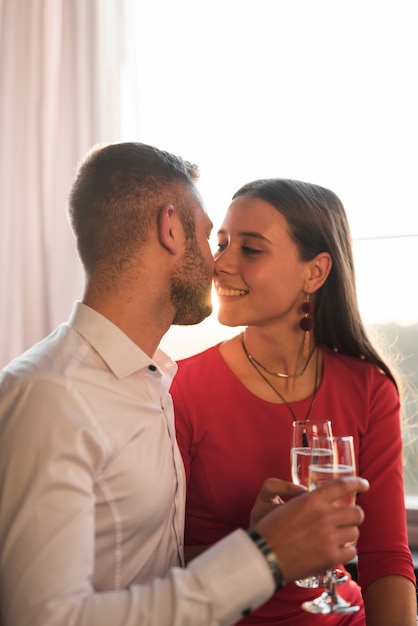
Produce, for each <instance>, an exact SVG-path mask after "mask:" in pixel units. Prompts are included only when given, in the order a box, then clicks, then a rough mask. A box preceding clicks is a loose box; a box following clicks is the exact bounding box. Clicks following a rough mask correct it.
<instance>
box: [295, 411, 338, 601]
mask: <svg viewBox="0 0 418 626" xmlns="http://www.w3.org/2000/svg"><path fill="white" fill-rule="evenodd" d="M331 436H332V427H331V421H330V420H309V421H305V420H303V421H301V420H296V421H294V422H293V434H292V447H291V449H290V468H291V474H292V480H293V482H294V483H295V484H296V485H301V486H303V487H307V488H308V486H309V465H310V464H311V455H312V440H313V437H331ZM295 584H296V585H298V586H299V587H306V588H310V589H316V588H317V587H321V586H323V580H322V576H321V575H319V576H308V577H306V578H301V579H299V580H296V581H295Z"/></svg>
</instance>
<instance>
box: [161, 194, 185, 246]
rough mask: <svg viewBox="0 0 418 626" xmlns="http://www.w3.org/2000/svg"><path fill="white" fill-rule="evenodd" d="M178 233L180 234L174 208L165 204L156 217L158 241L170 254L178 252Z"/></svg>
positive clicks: (178, 221)
mask: <svg viewBox="0 0 418 626" xmlns="http://www.w3.org/2000/svg"><path fill="white" fill-rule="evenodd" d="M180 232H182V230H181V224H180V220H179V219H178V217H177V214H176V211H175V209H174V206H173V205H172V204H166V205H165V206H164V207H163V208H162V209H161V211H160V214H159V216H158V239H159V241H160V244H161V245H162V246H163V247H164V248H165V249H166V250H168V252H170V254H177V252H178V246H179V239H178V237H179V234H180Z"/></svg>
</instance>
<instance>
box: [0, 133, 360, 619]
mask: <svg viewBox="0 0 418 626" xmlns="http://www.w3.org/2000/svg"><path fill="white" fill-rule="evenodd" d="M196 179H197V173H196V168H195V167H193V166H191V165H190V164H188V163H187V162H184V161H183V160H182V159H180V158H177V157H175V156H173V155H171V154H168V153H165V152H162V151H159V150H157V149H155V148H153V147H151V146H146V145H143V144H134V143H127V144H117V145H110V146H107V147H104V148H101V149H96V150H94V151H93V152H92V153H91V154H90V155H88V157H87V159H86V160H85V162H84V163H83V164H82V166H81V168H80V170H79V172H78V175H77V178H76V180H75V182H74V185H73V189H72V191H71V194H70V202H69V215H70V220H71V223H72V226H73V230H74V232H75V236H76V239H77V246H78V251H79V254H80V258H81V260H82V263H83V266H84V269H85V276H86V283H85V292H84V297H83V301H82V302H78V303H76V304H75V306H74V309H73V312H72V314H71V317H70V319H69V321H68V323H66V324H62V325H61V326H59V327H58V328H57V329H56V330H55V331H54V332H53V333H52V334H51V335H50V336H49V337H47V338H45V339H44V340H43V341H41V342H40V343H39V344H37V345H35V346H34V347H33V348H31V349H30V350H29V351H28V352H26V353H25V354H23V355H22V356H21V357H19V358H18V359H16V360H15V361H14V362H12V363H11V364H9V366H7V367H6V368H5V370H4V371H3V373H2V376H1V379H0V385H1V387H0V502H1V514H0V594H1V596H0V607H1V609H0V612H1V619H2V626H26V625H29V624H30V625H31V626H61V625H62V626H64V625H65V626H69V625H74V626H75V625H77V626H81V625H83V626H96V625H97V626H107V625H109V626H110V625H111V626H139V625H143V624H153V625H158V626H164V625H165V624H167V625H168V624H175V625H182V626H183V625H185V624H192V625H193V626H199V625H203V624H204V625H208V624H210V625H212V624H224V625H227V624H232V623H234V622H236V621H237V620H238V619H240V617H241V616H242V614H243V613H245V612H246V611H250V610H252V609H254V608H255V607H256V606H258V605H260V604H261V603H263V602H264V601H266V600H267V598H268V597H269V596H270V595H271V594H272V593H273V591H274V589H275V587H277V586H281V585H282V584H284V581H285V580H295V579H296V578H299V577H302V576H306V575H309V574H313V573H315V572H317V571H320V570H323V569H325V568H326V567H328V566H333V565H335V564H338V563H341V562H345V561H347V560H349V559H351V558H352V557H353V556H354V555H355V547H354V546H353V545H352V543H351V542H355V540H356V538H357V536H358V529H357V525H358V524H360V523H361V521H362V516H363V514H362V511H361V510H360V509H359V508H358V507H354V506H353V507H342V508H338V507H335V506H333V505H332V502H333V501H334V500H336V499H338V498H341V497H342V496H343V495H344V494H347V493H353V492H355V491H364V490H365V489H367V483H366V481H361V479H351V480H346V481H344V480H341V481H336V482H335V483H332V484H329V485H327V486H326V487H325V488H320V489H318V490H317V491H316V492H314V493H312V494H303V495H301V496H300V497H297V498H293V499H291V500H290V501H289V502H288V503H287V504H285V505H282V506H277V504H276V503H277V501H279V499H278V495H280V494H281V495H284V496H286V495H287V496H293V495H296V494H298V493H299V490H298V488H296V487H295V486H292V485H290V484H289V483H284V482H283V481H280V480H276V481H275V480H271V481H267V482H266V484H265V485H264V487H263V489H262V491H261V493H260V497H259V499H258V501H257V503H256V504H255V507H254V509H253V516H252V520H253V523H252V526H253V532H252V533H247V532H246V531H245V530H243V529H240V530H237V531H236V532H235V533H233V534H232V535H230V536H229V537H227V538H226V539H224V540H223V541H222V542H220V543H219V544H217V545H215V546H214V547H212V548H211V549H210V550H208V551H207V552H206V553H204V554H203V555H201V556H200V557H198V558H196V559H195V560H194V561H192V562H191V563H190V564H189V565H188V567H187V568H182V567H181V566H182V565H183V560H182V559H183V556H182V540H183V525H184V494H185V483H184V475H183V466H182V462H181V458H180V454H179V451H178V448H177V445H176V441H175V433H174V419H173V407H172V402H171V398H170V395H169V393H168V389H169V386H170V382H171V379H172V376H173V375H174V373H175V369H176V366H175V364H174V363H173V362H172V361H171V360H170V359H169V358H168V357H167V356H166V355H164V354H163V353H162V352H161V351H160V350H159V349H158V345H159V342H160V340H161V337H162V336H163V334H164V333H165V332H166V331H167V329H168V328H169V327H170V325H171V324H173V323H175V324H195V323H198V322H200V321H201V320H202V319H203V318H204V317H206V316H207V315H208V314H209V313H210V311H211V302H210V286H211V276H212V270H213V261H212V256H211V253H210V248H209V244H208V237H209V234H210V231H211V228H212V224H211V222H210V220H209V218H208V216H207V214H206V213H205V211H204V209H203V206H202V201H201V198H200V196H199V194H198V191H197V189H196V187H195V180H196ZM265 513H268V514H267V515H265ZM349 544H350V545H349ZM344 545H345V546H346V547H344Z"/></svg>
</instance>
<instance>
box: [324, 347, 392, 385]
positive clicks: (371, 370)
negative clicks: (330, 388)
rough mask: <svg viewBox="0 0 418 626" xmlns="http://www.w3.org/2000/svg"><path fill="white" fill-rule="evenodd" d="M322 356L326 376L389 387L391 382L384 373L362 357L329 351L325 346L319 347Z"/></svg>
mask: <svg viewBox="0 0 418 626" xmlns="http://www.w3.org/2000/svg"><path fill="white" fill-rule="evenodd" d="M321 347H322V351H323V355H324V370H326V371H327V374H328V375H330V374H331V375H332V376H335V377H336V378H338V379H341V377H346V376H348V377H351V378H352V377H354V378H359V379H362V380H364V379H365V378H367V379H368V380H370V382H372V383H374V384H377V385H391V386H393V383H392V381H391V380H390V378H389V377H388V376H387V375H386V373H385V372H384V371H383V370H382V369H380V367H379V366H378V365H376V364H375V363H371V362H370V361H368V360H366V359H365V358H364V357H362V356H354V355H348V354H343V353H341V352H338V351H336V350H331V349H330V348H327V347H326V346H321Z"/></svg>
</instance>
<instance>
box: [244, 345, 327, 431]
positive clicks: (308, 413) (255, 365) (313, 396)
mask: <svg viewBox="0 0 418 626" xmlns="http://www.w3.org/2000/svg"><path fill="white" fill-rule="evenodd" d="M241 344H242V348H243V350H244V354H245V356H246V357H247V359H248V362H249V363H251V365H252V366H253V368H254V369H255V370H256V371H257V372H258V374H259V375H260V376H261V378H262V379H263V380H264V381H265V382H266V383H267V384H268V386H269V387H270V388H271V389H272V390H273V391H274V393H275V394H276V396H278V397H279V398H280V399H281V400H282V402H283V403H284V404H285V405H286V406H287V408H288V409H289V411H290V413H291V415H292V417H293V419H294V420H295V421H297V419H298V418H297V417H296V415H295V412H294V411H293V409H292V407H291V406H290V404H289V403H288V402H287V400H286V398H285V397H284V396H282V394H281V393H280V391H278V389H276V387H275V386H274V385H273V383H271V382H270V381H269V379H268V378H267V377H266V376H264V374H263V372H262V371H261V370H260V368H259V367H258V366H259V365H261V363H258V361H256V360H255V359H254V357H252V356H251V354H249V352H248V350H247V346H246V345H245V341H244V333H241ZM315 351H316V361H315V382H314V389H313V394H312V400H311V403H310V405H309V408H308V412H307V413H306V415H305V417H304V419H303V421H305V422H306V421H307V419H308V418H309V415H310V414H311V411H312V407H313V405H314V402H315V399H316V392H317V391H318V359H319V350H317V348H316V346H315V347H314V349H313V350H312V352H311V354H310V356H309V359H308V362H309V361H310V359H311V356H312V354H313V353H314V352H315ZM261 367H263V366H261ZM263 369H265V370H266V371H267V372H268V373H269V374H275V375H276V376H278V375H279V374H278V373H277V372H270V371H269V370H268V369H267V368H265V367H263ZM305 370H306V365H305V367H304V368H303V372H304V371H305ZM300 375H301V374H300ZM289 378H290V376H289Z"/></svg>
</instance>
